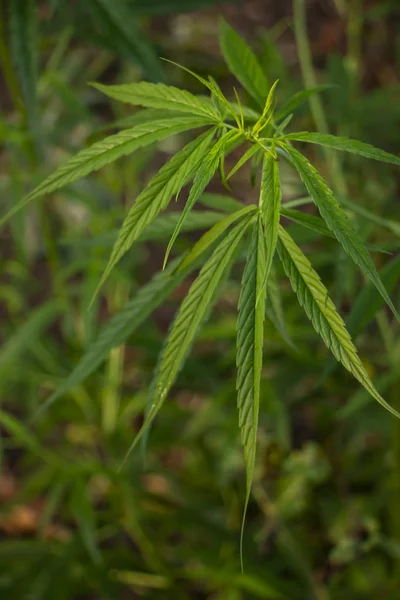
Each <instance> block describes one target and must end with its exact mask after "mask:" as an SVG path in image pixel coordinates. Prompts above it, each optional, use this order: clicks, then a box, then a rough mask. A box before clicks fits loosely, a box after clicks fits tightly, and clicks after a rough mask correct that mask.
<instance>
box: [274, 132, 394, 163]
mask: <svg viewBox="0 0 400 600" xmlns="http://www.w3.org/2000/svg"><path fill="white" fill-rule="evenodd" d="M284 139H285V140H293V141H295V142H307V143H309V144H318V145H319V146H326V147H327V148H333V149H334V150H340V151H342V152H350V153H351V154H358V155H359V156H364V157H365V158H371V159H373V160H379V161H381V162H386V163H391V164H393V165H398V166H400V158H399V157H398V156H394V154H390V153H389V152H385V150H381V149H380V148H375V146H372V145H371V144H365V143H364V142H360V141H358V140H351V139H350V138H346V137H338V136H336V135H329V134H322V133H309V132H308V131H302V132H299V133H290V134H289V135H286V136H284Z"/></svg>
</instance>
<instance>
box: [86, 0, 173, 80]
mask: <svg viewBox="0 0 400 600" xmlns="http://www.w3.org/2000/svg"><path fill="white" fill-rule="evenodd" d="M82 8H84V9H85V11H87V12H88V14H89V15H90V17H91V19H93V22H94V23H95V24H96V25H97V26H98V34H99V36H100V39H101V40H103V41H104V43H106V45H107V46H109V47H110V48H112V49H113V50H114V51H116V52H117V54H122V55H125V56H127V57H128V58H131V59H133V60H134V61H135V62H138V63H139V64H140V65H141V66H142V67H143V69H144V72H145V74H146V75H147V76H148V77H149V78H150V79H152V80H154V81H160V80H162V79H163V78H164V76H163V71H162V68H161V63H160V60H159V59H158V57H157V54H156V52H155V50H154V48H153V46H152V44H151V42H150V41H149V39H148V38H147V37H146V36H145V34H144V33H143V31H142V29H141V27H140V26H139V23H138V22H137V21H136V20H135V18H134V15H133V14H132V12H131V11H130V8H129V6H128V5H127V4H126V2H125V1H124V0H112V2H109V0H87V1H86V2H85V3H84V4H83V6H82Z"/></svg>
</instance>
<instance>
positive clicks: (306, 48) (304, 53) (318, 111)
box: [293, 0, 347, 196]
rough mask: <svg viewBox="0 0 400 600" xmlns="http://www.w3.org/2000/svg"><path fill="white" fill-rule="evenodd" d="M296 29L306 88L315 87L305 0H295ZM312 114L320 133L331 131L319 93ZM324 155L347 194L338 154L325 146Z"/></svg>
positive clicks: (334, 179)
mask: <svg viewBox="0 0 400 600" xmlns="http://www.w3.org/2000/svg"><path fill="white" fill-rule="evenodd" d="M293 16H294V31H295V36H296V45H297V53H298V56H299V62H300V69H301V73H302V76H303V80H304V84H305V87H306V88H312V87H315V86H316V85H317V84H318V82H317V78H316V75H315V71H314V67H313V64H312V56H311V49H310V44H309V41H308V35H307V23H306V8H305V0H293ZM308 102H309V104H310V109H311V114H312V116H313V119H314V122H315V126H316V128H317V130H318V131H319V132H320V133H329V127H328V121H327V118H326V115H325V111H324V108H323V105H322V102H321V99H320V97H319V96H318V94H313V95H312V96H310V97H309V99H308ZM323 152H324V156H325V160H326V163H327V165H328V169H329V171H330V180H331V184H332V183H333V184H334V185H335V187H336V188H337V190H338V192H339V194H340V195H341V196H346V195H347V194H346V192H347V186H346V180H345V178H344V175H343V172H342V169H341V167H340V163H339V161H338V157H337V154H335V152H334V151H332V150H330V149H329V148H323Z"/></svg>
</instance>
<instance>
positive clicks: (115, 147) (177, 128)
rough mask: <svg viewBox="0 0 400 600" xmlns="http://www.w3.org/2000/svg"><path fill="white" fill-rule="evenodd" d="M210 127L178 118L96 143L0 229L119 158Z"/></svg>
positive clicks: (25, 201)
mask: <svg viewBox="0 0 400 600" xmlns="http://www.w3.org/2000/svg"><path fill="white" fill-rule="evenodd" d="M208 124H209V120H207V119H203V118H202V117H191V116H190V117H188V116H183V115H182V116H180V117H179V118H175V119H166V118H164V119H160V120H159V121H154V122H153V123H142V124H141V125H137V127H133V128H132V129H126V130H124V131H120V132H119V133H117V134H115V135H111V136H109V137H107V138H105V139H104V140H101V141H100V142H96V143H95V144H93V145H92V146H90V147H89V148H85V149H84V150H81V151H80V152H78V154H76V155H75V156H73V157H72V158H71V159H70V160H69V161H68V162H67V163H66V164H64V165H62V166H61V167H59V168H58V169H57V170H56V171H55V172H54V173H53V174H52V175H50V176H49V177H48V178H47V179H45V180H44V181H43V182H42V183H41V184H39V185H38V187H37V188H36V189H34V190H33V192H31V193H30V194H28V195H27V196H25V198H22V200H20V202H18V203H17V204H16V205H15V206H13V207H12V208H11V209H10V210H9V211H8V213H7V214H6V215H5V216H4V217H3V218H2V219H0V226H1V225H3V224H4V223H5V222H6V221H8V219H10V218H11V217H12V216H13V215H15V213H17V212H18V211H19V210H21V208H23V207H24V206H25V205H26V204H28V203H29V202H30V201H31V200H34V199H36V198H39V197H40V196H43V195H44V194H49V193H50V192H54V191H55V190H57V189H59V188H61V187H63V186H65V185H67V184H69V183H72V182H73V181H76V180H77V179H80V178H81V177H85V176H86V175H88V174H89V173H92V172H93V171H97V170H98V169H101V167H104V166H105V165H107V164H109V163H111V162H113V161H115V160H117V159H118V158H120V157H121V156H125V155H126V154H130V153H131V152H133V151H134V150H137V149H138V148H141V147H143V146H149V145H150V144H153V143H154V142H157V141H159V140H163V139H165V138H167V137H170V136H171V135H175V134H177V133H181V132H182V131H187V130H189V129H194V128H197V127H203V126H205V125H208Z"/></svg>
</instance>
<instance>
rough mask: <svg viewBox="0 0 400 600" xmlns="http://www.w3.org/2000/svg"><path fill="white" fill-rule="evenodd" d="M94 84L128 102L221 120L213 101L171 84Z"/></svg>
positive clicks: (104, 91)
mask: <svg viewBox="0 0 400 600" xmlns="http://www.w3.org/2000/svg"><path fill="white" fill-rule="evenodd" d="M92 85H93V87H95V88H96V89H98V90H100V92H103V94H106V96H109V97H110V98H114V99H115V100H119V101H121V102H127V103H128V104H134V105H139V106H145V107H147V108H161V109H164V110H176V111H181V112H184V113H192V114H195V115H198V116H201V117H206V118H211V119H215V120H218V121H219V116H218V113H216V112H215V110H214V108H213V106H212V104H211V103H209V102H206V101H205V100H203V99H202V98H198V97H196V96H194V95H193V94H191V93H190V92H187V91H185V90H180V89H179V88H176V87H173V86H171V85H164V84H163V83H147V82H146V81H141V82H140V83H129V84H125V85H102V84H99V83H92Z"/></svg>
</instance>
